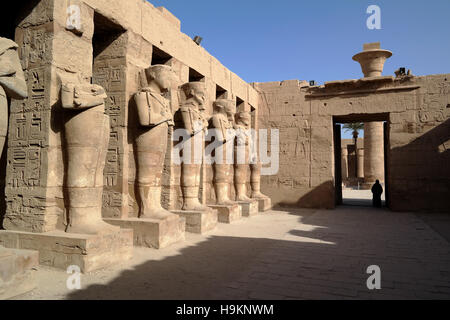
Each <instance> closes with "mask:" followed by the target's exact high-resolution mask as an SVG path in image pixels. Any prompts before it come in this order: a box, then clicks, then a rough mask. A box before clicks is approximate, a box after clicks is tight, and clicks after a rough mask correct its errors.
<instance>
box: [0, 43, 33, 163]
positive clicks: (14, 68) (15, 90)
mask: <svg viewBox="0 0 450 320" xmlns="http://www.w3.org/2000/svg"><path fill="white" fill-rule="evenodd" d="M17 48H18V46H17V44H16V43H15V42H14V41H12V40H10V39H7V38H0V156H1V155H2V153H3V147H4V145H5V139H6V136H7V131H8V118H9V116H8V102H9V101H10V99H11V98H12V99H25V98H27V97H28V91H27V83H26V82H25V77H24V74H23V71H22V66H21V64H20V60H19V55H18V54H17Z"/></svg>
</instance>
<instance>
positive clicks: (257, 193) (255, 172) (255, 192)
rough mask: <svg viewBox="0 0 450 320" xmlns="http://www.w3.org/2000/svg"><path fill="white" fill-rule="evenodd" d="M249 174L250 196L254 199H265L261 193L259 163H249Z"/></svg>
mask: <svg viewBox="0 0 450 320" xmlns="http://www.w3.org/2000/svg"><path fill="white" fill-rule="evenodd" d="M250 168H251V175H250V184H251V186H252V198H254V199H265V198H268V197H267V196H266V195H264V194H262V193H261V163H260V162H257V163H253V164H251V165H250Z"/></svg>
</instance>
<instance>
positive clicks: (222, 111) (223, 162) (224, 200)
mask: <svg viewBox="0 0 450 320" xmlns="http://www.w3.org/2000/svg"><path fill="white" fill-rule="evenodd" d="M235 113H236V103H235V102H234V100H227V99H218V100H216V101H215V102H214V114H213V116H212V118H211V125H212V127H213V128H214V129H215V130H216V139H217V140H218V141H219V142H220V145H219V146H217V147H216V149H215V153H216V162H215V163H214V188H215V191H216V201H217V204H222V205H230V204H234V203H235V202H234V201H232V200H231V199H230V197H229V194H230V184H231V180H232V174H233V170H232V164H231V162H230V161H232V160H233V158H232V157H231V158H230V159H228V158H227V156H228V155H227V151H228V152H230V151H231V155H232V151H233V140H234V139H233V133H232V131H233V130H232V129H233V125H234V120H233V119H234V115H235ZM218 154H220V155H221V157H220V156H219V157H218Z"/></svg>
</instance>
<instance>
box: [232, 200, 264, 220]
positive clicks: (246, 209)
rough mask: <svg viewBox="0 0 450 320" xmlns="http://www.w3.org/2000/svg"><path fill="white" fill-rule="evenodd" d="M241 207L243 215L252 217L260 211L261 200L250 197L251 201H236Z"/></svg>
mask: <svg viewBox="0 0 450 320" xmlns="http://www.w3.org/2000/svg"><path fill="white" fill-rule="evenodd" d="M236 203H237V204H238V205H239V206H240V207H241V213H242V216H243V217H252V216H254V215H257V214H258V212H259V201H258V200H256V199H250V200H249V201H236Z"/></svg>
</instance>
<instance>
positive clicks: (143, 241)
mask: <svg viewBox="0 0 450 320" xmlns="http://www.w3.org/2000/svg"><path fill="white" fill-rule="evenodd" d="M103 220H104V221H105V222H108V223H110V224H112V225H115V226H119V227H121V228H124V229H133V238H134V245H135V246H140V247H149V248H155V249H162V248H165V247H167V246H169V245H171V244H173V243H176V242H179V241H183V240H184V239H185V229H186V219H185V218H184V217H180V216H178V215H174V216H173V217H169V218H167V219H164V220H159V219H140V218H124V219H118V218H104V219H103Z"/></svg>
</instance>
